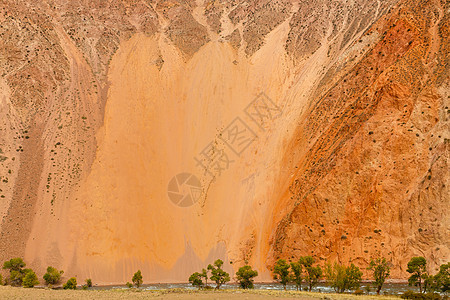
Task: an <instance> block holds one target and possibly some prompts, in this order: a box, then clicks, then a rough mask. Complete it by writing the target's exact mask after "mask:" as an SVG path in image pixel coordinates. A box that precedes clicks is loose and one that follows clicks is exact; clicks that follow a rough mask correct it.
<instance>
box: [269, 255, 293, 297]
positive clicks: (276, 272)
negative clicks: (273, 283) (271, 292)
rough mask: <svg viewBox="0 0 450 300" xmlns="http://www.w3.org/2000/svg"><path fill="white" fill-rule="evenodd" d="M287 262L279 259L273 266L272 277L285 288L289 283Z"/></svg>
mask: <svg viewBox="0 0 450 300" xmlns="http://www.w3.org/2000/svg"><path fill="white" fill-rule="evenodd" d="M289 268H290V266H289V264H288V263H287V262H286V261H285V260H284V259H279V260H278V261H277V262H276V263H275V266H274V268H273V279H275V280H278V282H280V283H281V284H282V285H283V288H284V290H286V285H287V284H288V283H289V279H290V278H289Z"/></svg>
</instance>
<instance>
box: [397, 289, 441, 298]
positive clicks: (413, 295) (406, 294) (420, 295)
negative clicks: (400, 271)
mask: <svg viewBox="0 0 450 300" xmlns="http://www.w3.org/2000/svg"><path fill="white" fill-rule="evenodd" d="M400 297H401V298H402V299H413V300H440V299H442V296H441V295H439V294H438V293H427V294H424V293H414V292H413V291H406V292H404V293H403V294H402V295H401V296H400Z"/></svg>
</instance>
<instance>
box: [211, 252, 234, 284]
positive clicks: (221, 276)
mask: <svg viewBox="0 0 450 300" xmlns="http://www.w3.org/2000/svg"><path fill="white" fill-rule="evenodd" d="M222 265H223V261H222V260H221V259H218V260H216V261H215V262H214V265H211V264H209V265H208V270H210V271H211V277H210V279H211V280H212V281H214V282H215V283H216V289H219V288H220V286H221V285H222V284H224V283H227V282H228V281H230V274H228V273H227V272H225V271H224V270H223V269H222Z"/></svg>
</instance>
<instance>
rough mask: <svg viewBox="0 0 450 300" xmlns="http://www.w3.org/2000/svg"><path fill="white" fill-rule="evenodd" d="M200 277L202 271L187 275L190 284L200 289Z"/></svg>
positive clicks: (201, 284)
mask: <svg viewBox="0 0 450 300" xmlns="http://www.w3.org/2000/svg"><path fill="white" fill-rule="evenodd" d="M202 277H203V274H202V273H199V272H195V273H194V274H192V275H191V276H189V282H190V283H191V284H192V286H195V287H197V288H198V289H201V288H202V287H203V281H202Z"/></svg>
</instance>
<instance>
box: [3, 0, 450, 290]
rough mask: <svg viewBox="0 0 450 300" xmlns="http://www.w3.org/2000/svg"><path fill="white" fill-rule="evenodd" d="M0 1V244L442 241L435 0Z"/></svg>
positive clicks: (441, 89) (44, 256)
mask: <svg viewBox="0 0 450 300" xmlns="http://www.w3.org/2000/svg"><path fill="white" fill-rule="evenodd" d="M0 3H1V5H0V36H1V40H0V71H1V77H0V116H1V118H0V215H1V216H2V222H1V227H0V230H1V235H0V259H1V260H2V261H4V260H6V259H9V258H11V257H17V256H20V257H24V259H25V261H26V262H27V263H28V265H29V266H31V267H32V268H35V269H36V270H37V271H38V273H43V272H44V270H45V268H46V267H47V266H48V265H52V266H55V267H58V268H60V269H64V270H65V274H66V275H67V276H75V275H76V276H77V277H78V278H79V279H80V280H83V279H82V278H87V277H90V278H92V279H93V281H94V282H96V283H103V284H107V283H123V282H126V281H129V279H130V278H131V276H132V274H133V273H134V272H135V271H136V270H137V269H138V268H139V269H141V270H142V273H143V276H144V281H145V282H179V281H181V282H185V281H187V278H188V276H189V275H190V274H191V273H192V272H195V271H198V270H199V269H200V268H202V267H204V266H205V265H206V264H208V263H212V261H213V260H214V259H216V258H221V259H223V260H224V261H225V262H226V264H225V265H226V266H225V268H226V270H228V271H230V272H231V271H233V270H234V271H235V270H236V269H237V268H238V267H240V266H242V265H243V264H244V263H249V264H251V265H252V266H254V267H255V268H256V269H258V271H259V273H260V276H259V277H258V280H260V281H266V280H270V279H271V268H272V266H273V264H274V262H275V261H276V260H277V259H278V258H285V259H288V260H295V259H297V258H298V257H299V256H303V255H312V256H314V257H315V258H316V261H317V262H319V264H324V263H325V262H327V261H339V262H341V263H344V264H347V263H350V262H353V263H355V264H357V265H358V266H360V267H362V268H365V267H366V266H367V264H368V262H369V261H370V259H371V258H373V257H378V256H380V255H381V256H384V257H386V258H387V259H388V260H389V261H390V262H391V263H392V272H391V274H392V276H391V277H392V278H396V279H404V278H406V276H407V273H406V272H405V269H406V263H407V261H408V260H409V259H410V257H412V256H414V255H423V256H425V257H426V258H427V259H428V261H429V269H430V271H434V270H436V268H437V266H438V265H440V264H442V263H444V262H447V261H448V258H449V257H450V250H449V244H450V243H449V241H450V239H449V234H450V219H449V215H450V214H449V209H448V207H450V205H449V202H450V201H449V200H450V194H449V184H450V183H449V174H448V169H449V152H450V151H449V150H450V130H449V118H450V109H449V105H450V87H449V76H450V70H449V55H450V54H449V53H450V41H449V30H450V27H449V26H450V13H449V12H450V4H449V3H448V2H447V1H445V0H433V1H425V0H419V1H412V0H401V1H394V0H378V1H362V0H355V1H331V0H318V1H294V0H279V1H267V0H239V1H223V0H220V1H193V0H172V1H148V0H133V1H122V0H113V1H100V0H90V1H81V0H76V1H62V0H47V1H41V2H37V3H31V2H29V1H12V0H0ZM182 183H185V184H182ZM186 195H187V197H183V196H186ZM365 276H367V274H365Z"/></svg>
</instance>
